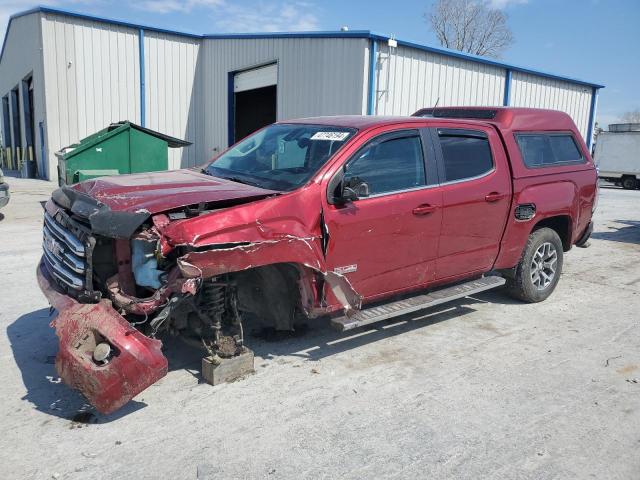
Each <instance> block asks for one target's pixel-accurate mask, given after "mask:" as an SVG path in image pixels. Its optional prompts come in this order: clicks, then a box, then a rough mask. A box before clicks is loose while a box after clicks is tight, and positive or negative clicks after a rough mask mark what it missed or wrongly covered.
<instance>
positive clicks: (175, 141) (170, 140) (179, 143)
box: [107, 120, 191, 148]
mask: <svg viewBox="0 0 640 480" xmlns="http://www.w3.org/2000/svg"><path fill="white" fill-rule="evenodd" d="M127 124H128V125H129V126H131V128H135V129H136V130H140V131H141V132H144V133H146V134H147V135H151V136H153V137H156V138H159V139H161V140H164V141H165V142H167V144H168V145H169V148H182V147H188V146H189V145H191V142H188V141H186V140H181V139H179V138H176V137H171V136H169V135H165V134H164V133H160V132H156V131H155V130H151V129H149V128H146V127H142V126H140V125H137V124H135V123H133V122H130V121H128V120H121V121H120V122H115V123H112V124H111V125H109V126H108V127H107V131H111V130H115V129H116V128H119V127H121V126H122V125H127Z"/></svg>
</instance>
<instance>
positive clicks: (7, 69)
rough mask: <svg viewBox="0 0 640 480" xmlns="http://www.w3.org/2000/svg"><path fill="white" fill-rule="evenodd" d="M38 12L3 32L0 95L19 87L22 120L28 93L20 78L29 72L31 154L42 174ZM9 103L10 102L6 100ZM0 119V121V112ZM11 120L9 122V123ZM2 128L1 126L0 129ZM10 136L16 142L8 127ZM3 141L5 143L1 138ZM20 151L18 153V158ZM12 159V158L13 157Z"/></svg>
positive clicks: (23, 140) (42, 108)
mask: <svg viewBox="0 0 640 480" xmlns="http://www.w3.org/2000/svg"><path fill="white" fill-rule="evenodd" d="M40 39H41V36H40V13H32V14H30V15H25V16H23V17H18V18H15V19H13V20H12V25H11V28H10V29H9V32H8V33H7V38H6V40H5V42H6V43H5V49H4V53H3V56H2V63H1V64H0V97H4V96H5V95H7V94H8V93H10V91H11V90H12V89H14V88H15V87H16V86H18V87H19V90H20V102H18V103H19V107H20V118H21V120H22V122H23V123H24V119H25V114H24V101H23V97H24V95H28V92H26V91H25V90H24V88H23V84H22V80H23V79H25V78H26V77H28V76H29V74H32V77H33V103H34V105H33V110H34V119H33V124H34V127H35V145H34V146H33V147H34V152H33V153H34V154H35V158H36V159H37V161H38V173H39V174H40V175H41V176H46V174H47V167H48V164H47V163H46V162H44V164H43V162H42V158H41V149H40V146H41V145H42V138H41V136H40V129H39V128H38V124H39V122H41V121H44V115H45V103H44V101H45V95H44V93H45V90H44V74H43V70H42V55H41V53H40V49H41V46H42V44H41V42H40ZM9 104H10V106H11V102H9ZM0 122H3V119H2V115H0ZM10 123H12V122H10ZM20 130H21V137H22V138H21V139H20V142H19V143H20V145H26V137H25V134H26V129H25V128H22V127H21V129H20ZM3 131H4V127H3V128H2V129H0V132H3ZM9 131H10V132H11V137H12V142H11V143H12V145H16V144H17V142H16V141H15V139H13V132H14V129H13V128H10V130H9ZM5 143H7V142H6V141H5ZM22 155H23V152H21V157H22ZM14 160H15V159H14Z"/></svg>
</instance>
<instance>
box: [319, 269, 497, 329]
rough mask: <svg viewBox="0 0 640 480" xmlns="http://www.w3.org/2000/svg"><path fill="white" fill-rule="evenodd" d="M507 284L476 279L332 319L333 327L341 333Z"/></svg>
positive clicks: (495, 278) (484, 278)
mask: <svg viewBox="0 0 640 480" xmlns="http://www.w3.org/2000/svg"><path fill="white" fill-rule="evenodd" d="M505 282H506V280H505V279H504V278H502V277H482V278H479V279H477V280H471V281H470V282H465V283H459V284H457V285H454V286H452V287H445V288H441V289H439V290H434V291H433V292H430V293H426V294H422V295H416V296H415V297H409V298H405V299H404V300H398V301H397V302H390V303H385V304H382V305H378V306H375V307H370V308H365V309H364V310H360V311H359V312H357V313H355V314H354V315H352V316H351V317H347V316H342V317H336V318H333V319H331V324H332V325H333V327H335V328H336V329H338V330H340V331H345V330H352V329H354V328H358V327H362V326H364V325H370V324H372V323H375V322H380V321H382V320H387V319H389V318H393V317H399V316H400V315H404V314H407V313H412V312H415V311H417V310H422V309H424V308H429V307H434V306H436V305H440V304H442V303H447V302H451V301H452V300H458V299H460V298H464V297H467V296H469V295H475V294H476V293H480V292H484V291H485V290H490V289H492V288H496V287H500V286H502V285H504V284H505Z"/></svg>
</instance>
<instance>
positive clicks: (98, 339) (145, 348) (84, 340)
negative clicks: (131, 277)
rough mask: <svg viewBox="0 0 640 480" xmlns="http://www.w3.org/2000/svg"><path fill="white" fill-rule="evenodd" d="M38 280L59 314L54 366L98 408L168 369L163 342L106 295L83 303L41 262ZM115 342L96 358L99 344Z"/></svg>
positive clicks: (106, 408)
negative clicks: (121, 312)
mask: <svg viewBox="0 0 640 480" xmlns="http://www.w3.org/2000/svg"><path fill="white" fill-rule="evenodd" d="M37 276H38V283H39V284H40V288H41V289H42V291H43V292H44V293H45V295H46V297H47V299H48V300H49V302H50V303H51V305H52V306H53V307H54V308H55V309H56V310H57V311H58V316H57V317H56V318H55V319H54V320H53V321H52V322H51V325H52V326H53V327H54V328H55V330H56V335H57V336H58V337H59V339H60V350H59V351H58V355H57V357H56V370H57V371H58V374H59V375H60V377H61V378H62V380H63V381H64V382H65V383H66V384H67V385H69V386H71V387H72V388H75V389H77V390H79V391H80V392H82V393H83V394H84V395H85V397H87V399H88V400H89V402H90V403H91V404H92V405H94V406H95V407H96V409H97V410H98V411H99V412H100V413H104V414H108V413H111V412H114V411H115V410H117V409H118V408H120V407H122V406H123V405H124V404H125V403H127V402H128V401H129V400H131V399H132V398H133V397H135V396H136V395H137V394H138V393H140V392H142V391H143V390H144V389H146V388H147V387H149V386H150V385H152V384H154V383H155V382H157V381H158V380H160V379H161V378H162V377H164V376H165V375H166V374H167V369H168V362H167V359H166V357H165V356H164V355H163V354H162V351H161V347H162V342H160V341H159V340H155V339H152V338H149V337H146V336H144V335H143V334H142V333H140V332H139V331H138V330H136V329H135V328H134V327H132V326H131V325H130V324H129V322H127V321H126V320H125V319H124V318H123V317H122V316H121V315H119V314H118V313H117V312H116V311H115V310H114V309H113V308H112V307H111V305H110V302H109V301H106V300H103V301H102V302H100V303H95V304H81V303H78V302H76V301H75V300H74V299H73V298H71V297H69V296H66V295H64V294H62V293H60V292H59V291H58V290H57V289H56V288H55V287H54V286H53V285H52V284H51V282H50V280H49V275H48V273H47V272H46V270H45V269H44V268H43V265H42V264H40V265H39V266H38V270H37ZM103 342H106V343H108V344H109V345H110V346H111V349H112V352H113V354H112V356H111V358H109V359H108V361H106V362H104V363H103V364H100V363H99V362H96V361H94V359H93V350H94V349H95V346H96V345H97V344H98V343H103Z"/></svg>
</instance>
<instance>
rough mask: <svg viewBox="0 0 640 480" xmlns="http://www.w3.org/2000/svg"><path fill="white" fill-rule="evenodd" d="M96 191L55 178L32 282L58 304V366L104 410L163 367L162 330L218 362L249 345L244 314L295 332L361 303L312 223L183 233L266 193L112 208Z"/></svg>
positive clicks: (162, 371)
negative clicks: (307, 320)
mask: <svg viewBox="0 0 640 480" xmlns="http://www.w3.org/2000/svg"><path fill="white" fill-rule="evenodd" d="M96 182H99V180H97V181H96ZM96 196H97V197H99V195H96ZM96 196H94V195H89V194H88V193H85V192H81V191H79V190H78V189H76V188H69V187H62V188H60V189H58V190H56V191H55V192H54V194H53V196H52V199H51V200H50V201H49V202H47V204H46V206H45V215H44V217H45V221H44V232H43V250H44V254H43V258H42V262H41V265H40V267H39V269H38V280H39V282H40V286H41V288H42V290H43V292H45V295H46V296H47V298H48V299H49V301H50V303H51V304H52V306H53V307H55V308H56V309H57V310H58V312H59V315H58V317H57V318H56V319H55V320H54V321H53V322H52V325H53V326H55V327H56V332H57V334H58V336H59V337H60V344H61V350H60V353H59V355H58V357H57V360H56V366H57V369H58V372H59V373H60V375H61V377H62V378H63V380H65V382H66V383H68V384H70V385H72V386H73V387H75V388H77V389H79V390H80V391H82V392H83V393H84V394H85V396H87V398H88V399H89V400H90V401H91V403H92V404H94V405H95V406H96V407H97V408H98V409H99V410H100V411H102V412H103V413H108V412H110V411H113V410H115V409H117V408H119V407H120V406H121V405H122V404H123V403H126V402H127V401H128V400H129V399H131V398H132V397H133V396H134V395H136V394H137V393H139V392H140V391H142V390H144V389H145V388H146V387H148V386H149V385H150V384H152V383H154V382H155V381H157V380H158V379H159V378H161V377H162V376H164V375H165V374H166V372H167V360H166V358H165V357H164V356H163V355H162V353H161V351H160V347H161V344H160V342H159V341H158V340H156V339H160V338H162V337H163V336H164V335H178V336H180V337H182V338H184V339H187V340H189V342H190V343H192V344H197V345H198V346H199V347H201V348H202V349H203V351H206V353H207V355H208V356H209V357H210V358H213V359H214V361H215V359H228V358H232V357H235V356H238V355H241V354H242V353H243V352H245V351H246V347H245V345H244V337H245V335H244V330H245V327H244V325H243V321H244V320H245V319H247V318H251V319H252V320H253V321H255V322H259V324H260V325H261V326H266V327H270V328H273V329H276V330H292V329H293V327H294V322H295V320H296V318H299V317H300V316H301V315H304V316H306V317H314V316H318V315H321V314H324V313H326V312H328V311H329V310H330V308H327V305H329V304H330V303H333V304H335V303H336V299H337V302H338V306H340V305H342V306H343V307H344V308H345V309H346V308H352V307H354V308H358V307H359V304H360V301H361V299H360V298H359V296H358V295H357V294H356V293H355V292H353V290H352V289H351V287H350V285H349V283H348V281H347V280H346V279H345V278H344V277H343V276H341V275H338V274H335V273H333V272H326V271H325V269H324V266H323V265H322V255H323V252H322V248H323V245H324V241H323V238H322V231H321V228H319V225H318V232H319V234H318V235H317V236H311V235H308V234H307V235H306V236H303V235H300V236H294V235H291V234H290V233H286V234H280V233H278V232H274V230H273V229H272V228H271V227H270V226H269V225H267V224H263V223H261V222H260V220H255V221H254V222H253V224H252V225H250V226H249V225H243V228H244V229H247V228H250V229H251V230H250V232H254V233H249V234H247V231H246V230H245V231H243V232H241V233H240V234H239V235H241V236H242V240H241V241H229V240H230V239H227V238H225V236H224V235H221V236H220V237H221V240H217V241H215V242H214V241H211V240H207V241H203V240H202V239H201V236H200V235H199V234H195V235H192V236H191V237H190V240H189V241H185V240H184V237H187V236H189V235H190V232H189V231H188V229H187V228H185V227H187V226H190V225H191V222H197V221H204V220H207V221H211V216H212V214H213V215H215V214H216V213H219V214H220V213H224V214H225V216H224V217H222V216H221V217H220V218H227V216H228V214H230V213H231V214H237V212H239V211H240V212H241V209H242V207H243V206H251V205H249V204H250V203H251V202H254V201H256V200H260V199H263V198H266V197H268V196H274V193H273V192H270V191H264V192H263V191H260V192H258V193H255V194H253V192H252V195H246V194H245V195H244V196H242V197H241V198H228V197H229V195H228V194H227V195H226V197H227V198H225V199H223V200H222V201H217V202H200V203H198V204H189V205H178V206H176V207H174V208H170V209H168V210H163V211H161V212H158V213H156V212H152V211H150V210H147V209H143V208H137V209H136V210H134V211H131V208H129V209H128V210H127V209H121V210H118V209H117V208H115V207H118V205H117V203H114V198H115V199H116V201H117V197H115V196H111V197H110V199H109V200H110V202H111V204H110V205H107V204H106V203H103V202H102V201H100V199H99V198H95V197H96ZM128 198H129V199H130V198H131V196H129V197H128ZM231 207H240V208H231ZM253 213H255V212H253ZM218 222H220V221H219V220H218ZM177 227H180V228H177ZM172 229H173V230H172ZM194 230H196V231H203V230H204V231H208V229H207V228H204V229H203V228H202V227H200V226H197V227H195V228H194ZM176 232H177V233H176ZM252 235H256V236H257V238H256V239H255V240H254V239H252V238H251V236H252ZM228 236H229V235H227V236H226V237H228ZM325 286H328V287H329V289H328V290H326V289H325ZM327 292H329V294H330V295H333V297H332V298H331V299H327V298H326V295H327ZM333 308H334V309H335V307H333ZM254 325H255V324H254ZM132 340H135V341H134V343H133V344H132V343H131V342H132ZM129 356H131V358H128V357H129ZM96 378H99V379H100V381H98V382H97V383H96Z"/></svg>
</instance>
